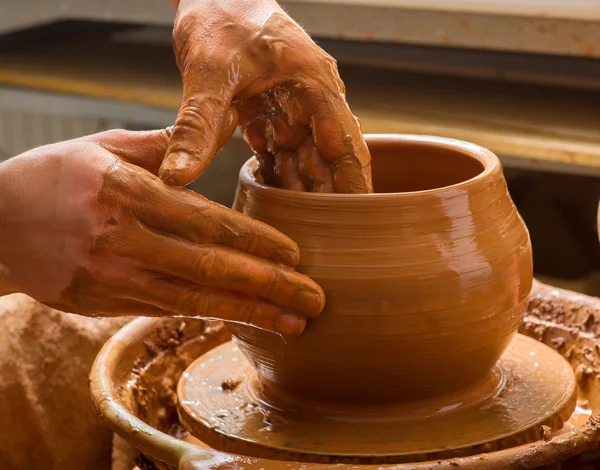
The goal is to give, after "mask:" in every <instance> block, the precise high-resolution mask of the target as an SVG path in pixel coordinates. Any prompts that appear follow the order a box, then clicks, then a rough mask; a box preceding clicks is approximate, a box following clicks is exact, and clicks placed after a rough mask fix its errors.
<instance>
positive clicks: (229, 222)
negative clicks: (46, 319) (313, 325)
mask: <svg viewBox="0 0 600 470" xmlns="http://www.w3.org/2000/svg"><path fill="white" fill-rule="evenodd" d="M169 137H170V132H168V131H166V130H165V131H150V132H129V131H109V132H104V133H101V134H96V135H93V136H89V137H84V138H81V139H76V140H72V141H68V142H61V143H58V144H53V145H49V146H45V147H40V148H37V149H34V150H31V151H29V152H26V153H25V154H23V155H21V156H18V157H15V158H13V159H10V160H8V161H6V162H4V163H2V164H1V165H0V295H2V294H6V293H11V292H22V293H25V294H28V295H30V296H31V297H33V298H35V299H36V300H38V301H40V302H42V303H44V304H46V305H49V306H51V307H54V308H58V309H60V310H63V311H68V312H75V313H80V314H84V315H93V316H111V315H144V316H153V315H157V316H160V315H173V314H176V315H177V314H178V315H184V316H201V317H209V318H220V319H224V320H230V321H237V322H244V323H249V324H253V325H256V326H258V327H260V328H264V329H268V330H273V331H277V332H279V333H281V334H287V335H291V336H295V335H298V334H300V333H301V332H302V330H303V329H304V326H305V321H306V317H312V316H316V315H318V314H319V313H320V311H321V310H322V308H323V304H324V295H323V292H322V290H321V289H320V288H319V287H318V286H317V285H316V284H315V283H314V282H313V281H312V280H310V279H309V278H307V277H305V276H303V275H301V274H299V273H297V272H296V271H294V270H293V269H292V267H293V266H295V265H296V264H297V262H298V259H299V252H298V247H297V245H296V244H295V243H294V242H293V241H291V240H290V239H289V238H287V237H286V236H284V235H283V234H281V233H279V232H278V231H276V230H275V229H273V228H271V227H269V226H267V225H265V224H262V223H260V222H257V221H254V220H252V219H250V218H249V217H247V216H245V215H243V214H240V213H237V212H235V211H232V210H230V209H227V208H225V207H223V206H220V205H218V204H215V203H213V202H210V201H208V200H206V199H205V198H203V197H202V196H200V195H198V194H196V193H193V192H192V191H188V190H186V189H184V188H174V187H170V186H167V185H165V184H164V183H162V182H161V181H160V179H159V178H158V177H157V176H156V174H157V173H158V169H159V166H160V164H161V162H162V157H163V156H164V153H165V150H166V147H167V144H168V141H169Z"/></svg>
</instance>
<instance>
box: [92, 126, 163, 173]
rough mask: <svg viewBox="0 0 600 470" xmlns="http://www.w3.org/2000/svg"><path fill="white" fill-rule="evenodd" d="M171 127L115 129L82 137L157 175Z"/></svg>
mask: <svg viewBox="0 0 600 470" xmlns="http://www.w3.org/2000/svg"><path fill="white" fill-rule="evenodd" d="M171 134H172V128H167V129H159V130H153V131H126V130H123V129H115V130H110V131H105V132H100V133H98V134H94V135H90V136H87V137H84V140H89V141H92V142H94V143H96V144H98V145H100V146H101V147H102V148H104V149H105V150H108V151H109V152H111V153H112V154H114V155H115V156H117V157H119V158H120V159H121V160H125V161H127V162H129V163H131V164H133V165H136V166H139V167H141V168H144V169H145V170H148V171H149V172H151V173H153V174H155V175H158V169H159V168H160V165H161V163H162V161H163V158H164V156H165V152H166V150H167V146H168V144H169V139H170V138H171Z"/></svg>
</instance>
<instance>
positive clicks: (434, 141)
mask: <svg viewBox="0 0 600 470" xmlns="http://www.w3.org/2000/svg"><path fill="white" fill-rule="evenodd" d="M364 137H365V140H366V141H367V144H368V143H369V142H385V141H387V142H390V141H392V142H394V143H399V144H402V143H407V144H422V145H424V146H428V147H437V148H442V149H446V150H451V151H454V152H456V153H460V154H462V155H466V156H468V157H471V158H473V159H475V160H477V161H478V162H479V163H481V165H482V166H483V170H482V171H481V172H480V173H478V174H476V175H475V176H473V177H472V178H469V179H467V180H464V181H461V182H459V183H455V184H451V185H448V186H442V187H439V188H433V189H424V190H419V191H405V192H397V193H369V194H349V193H316V192H307V191H296V190H291V189H282V188H276V187H273V186H268V185H266V184H263V183H260V182H258V180H257V179H256V177H255V176H254V174H255V171H256V170H257V169H258V161H257V160H256V157H251V158H249V159H248V160H247V161H246V163H244V165H243V166H242V168H241V169H240V174H239V181H240V184H241V185H246V186H249V187H252V188H253V189H254V190H256V191H260V192H268V193H269V194H271V195H273V196H277V195H279V196H285V197H288V198H289V197H294V198H297V199H304V200H307V201H310V202H319V201H324V202H325V201H340V202H342V201H348V200H352V201H353V202H356V201H357V200H363V201H365V200H367V199H368V200H371V199H376V200H378V201H383V200H389V199H393V200H396V201H397V200H398V199H399V198H402V199H413V198H418V197H423V196H430V195H443V194H445V193H447V192H453V191H456V190H457V189H467V188H469V187H471V186H473V185H475V184H477V183H479V182H481V181H482V180H485V179H487V177H488V176H489V175H490V174H493V173H495V172H502V164H501V163H500V159H499V158H498V157H497V156H496V154H494V153H493V152H492V151H491V150H488V149H486V148H485V147H482V146H480V145H477V144H472V143H470V142H466V141H464V140H458V139H452V138H449V137H439V136H433V135H426V134H365V135H364Z"/></svg>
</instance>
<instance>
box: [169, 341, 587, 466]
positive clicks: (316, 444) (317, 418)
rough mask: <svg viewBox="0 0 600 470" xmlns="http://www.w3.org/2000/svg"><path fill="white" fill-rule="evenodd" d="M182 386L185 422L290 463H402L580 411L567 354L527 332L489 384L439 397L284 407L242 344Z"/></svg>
mask: <svg viewBox="0 0 600 470" xmlns="http://www.w3.org/2000/svg"><path fill="white" fill-rule="evenodd" d="M357 380H374V381H375V380H377V378H376V377H364V378H357ZM177 392H178V399H179V404H178V409H179V415H180V418H181V422H182V424H183V425H184V426H185V427H186V428H187V429H188V431H189V432H190V433H191V434H192V435H194V436H195V437H197V438H198V439H200V440H201V441H203V442H204V443H206V444H208V445H209V446H211V447H213V448H216V449H219V450H223V451H227V452H233V453H237V454H242V455H247V456H254V457H266V458H275V459H280V460H290V459H298V460H303V461H307V462H356V463H358V462H360V463H392V462H407V461H418V460H430V459H437V458H447V457H455V456H466V455H472V454H475V453H478V452H485V451H493V450H498V449H502V448H507V447H512V446H515V445H521V444H524V443H527V442H531V441H534V440H537V439H540V438H542V437H544V436H545V435H546V433H548V432H551V431H552V430H556V429H560V428H561V427H562V425H563V422H564V421H566V420H567V419H568V417H569V416H570V415H571V413H572V412H573V410H574V408H575V400H576V383H575V377H574V374H573V370H572V369H571V367H570V365H569V364H568V363H567V361H566V360H565V359H564V358H563V357H562V356H560V354H558V353H556V352H555V351H553V350H552V349H551V348H549V347H547V346H545V345H544V344H542V343H540V342H537V341H535V340H533V339H531V338H528V337H525V336H522V335H517V336H516V337H515V339H514V340H513V341H512V343H511V344H510V345H509V347H508V348H507V350H506V352H505V353H504V355H503V356H502V358H501V359H500V361H498V364H497V365H496V366H495V368H494V370H493V371H492V373H491V374H490V377H489V378H488V379H487V380H486V381H484V383H481V384H479V385H477V386H476V387H472V388H471V389H470V390H463V391H461V392H458V393H454V394H453V395H444V396H443V397H437V398H434V399H427V400H421V401H411V402H400V403H376V404H369V405H367V404H343V403H322V402H319V403H305V402H302V403H300V402H298V401H294V400H293V399H287V398H285V397H283V398H282V397H279V398H278V400H277V403H283V402H286V405H285V406H279V408H282V409H278V408H277V407H275V406H272V405H270V404H269V403H268V402H267V401H265V400H264V395H263V394H262V392H261V390H260V385H259V382H258V378H257V374H256V372H255V370H254V369H253V367H252V366H251V364H250V363H249V362H248V361H247V360H246V358H245V357H244V356H243V354H242V353H241V352H240V351H239V349H238V348H237V347H236V346H235V344H233V343H232V342H229V343H225V344H223V345H221V346H219V347H217V348H215V349H213V350H211V351H209V352H208V353H207V354H205V355H204V356H202V357H200V358H199V359H197V360H196V361H195V362H194V363H193V364H192V365H191V366H190V367H189V368H188V369H187V371H186V372H185V373H184V374H183V375H182V377H181V379H180V381H179V385H178V390H177ZM286 400H287V401H286ZM283 408H285V410H284V409H283Z"/></svg>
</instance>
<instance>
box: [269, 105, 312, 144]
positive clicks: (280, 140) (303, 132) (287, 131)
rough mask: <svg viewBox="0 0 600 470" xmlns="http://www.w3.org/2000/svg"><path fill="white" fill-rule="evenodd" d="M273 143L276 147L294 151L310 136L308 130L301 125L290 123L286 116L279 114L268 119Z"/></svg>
mask: <svg viewBox="0 0 600 470" xmlns="http://www.w3.org/2000/svg"><path fill="white" fill-rule="evenodd" d="M269 121H270V124H271V127H272V129H273V130H272V134H273V141H274V142H275V143H276V144H277V146H278V147H283V148H286V149H296V148H298V146H299V145H300V144H301V143H302V142H303V141H304V140H305V139H306V137H307V136H308V135H309V134H310V128H309V127H308V126H305V125H303V124H301V123H298V122H296V123H290V121H289V117H288V115H287V114H284V113H281V114H277V115H275V116H271V117H270V118H269Z"/></svg>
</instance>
